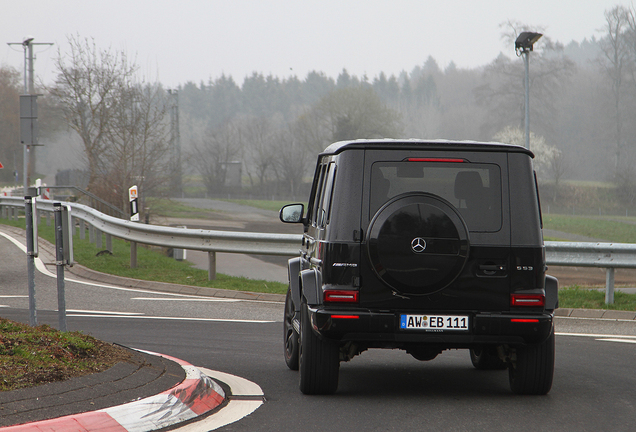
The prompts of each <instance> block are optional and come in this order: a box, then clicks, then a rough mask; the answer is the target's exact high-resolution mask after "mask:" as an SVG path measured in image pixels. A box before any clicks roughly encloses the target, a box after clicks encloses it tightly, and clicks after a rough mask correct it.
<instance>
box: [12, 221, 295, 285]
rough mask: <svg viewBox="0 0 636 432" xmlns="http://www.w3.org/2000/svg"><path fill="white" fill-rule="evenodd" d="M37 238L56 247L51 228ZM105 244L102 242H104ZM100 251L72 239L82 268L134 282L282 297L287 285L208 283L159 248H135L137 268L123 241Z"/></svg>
mask: <svg viewBox="0 0 636 432" xmlns="http://www.w3.org/2000/svg"><path fill="white" fill-rule="evenodd" d="M1 223H4V224H6V225H12V226H18V227H21V228H24V220H23V219H22V220H19V221H8V220H2V221H1ZM38 233H39V236H40V237H41V238H43V239H45V240H47V241H49V242H50V243H53V244H55V238H54V231H53V227H52V226H46V224H45V223H44V222H42V223H40V225H39V226H38ZM103 244H105V242H104V243H103ZM104 249H105V247H104ZM99 251H100V250H99V249H97V247H96V246H95V245H94V244H93V243H90V241H89V240H88V235H87V236H86V238H85V239H84V240H81V239H80V238H79V235H75V236H74V237H73V254H74V258H75V261H76V262H77V263H78V264H81V265H83V266H84V267H87V268H90V269H93V270H96V271H99V272H102V273H108V274H113V275H117V276H123V277H127V278H133V279H141V280H148V281H156V282H167V283H175V284H181V285H192V286H198V287H210V288H218V289H229V290H239V291H251V292H262V293H274V294H285V293H286V292H287V285H286V284H283V283H280V282H272V281H265V280H255V279H248V278H245V277H234V276H227V275H224V274H220V273H217V275H216V276H217V278H216V280H213V281H208V272H207V270H201V269H197V268H194V267H193V266H192V264H191V263H189V262H187V261H176V260H174V259H172V258H169V257H168V256H166V254H165V253H164V252H163V249H162V248H158V247H141V245H140V247H138V248H137V267H136V268H131V267H130V244H129V243H128V242H125V241H124V240H121V239H117V238H113V254H112V255H109V254H104V255H101V256H96V255H97V252H99Z"/></svg>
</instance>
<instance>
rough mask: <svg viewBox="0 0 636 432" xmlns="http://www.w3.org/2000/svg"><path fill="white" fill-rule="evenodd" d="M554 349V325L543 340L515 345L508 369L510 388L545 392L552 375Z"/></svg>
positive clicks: (549, 386) (548, 387) (549, 385)
mask: <svg viewBox="0 0 636 432" xmlns="http://www.w3.org/2000/svg"><path fill="white" fill-rule="evenodd" d="M554 351H555V348H554V327H553V328H552V332H551V333H550V336H549V337H548V339H546V340H545V342H542V343H539V344H531V345H526V346H520V347H517V349H516V353H515V354H516V355H515V356H514V357H513V361H512V362H511V364H510V366H509V369H508V370H509V378H510V389H511V390H512V391H513V392H514V393H517V394H527V395H545V394H547V393H548V392H549V391H550V389H551V388H552V378H553V376H554Z"/></svg>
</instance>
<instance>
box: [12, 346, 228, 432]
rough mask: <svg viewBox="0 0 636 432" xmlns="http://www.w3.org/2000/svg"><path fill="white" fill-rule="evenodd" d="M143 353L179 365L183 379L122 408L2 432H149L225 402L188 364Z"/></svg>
mask: <svg viewBox="0 0 636 432" xmlns="http://www.w3.org/2000/svg"><path fill="white" fill-rule="evenodd" d="M140 351H141V350H140ZM144 352H146V353H148V354H152V355H158V356H161V357H165V358H167V359H169V360H172V361H174V362H176V363H178V364H180V365H181V367H182V368H183V369H184V370H185V372H186V378H185V380H184V381H183V382H181V383H180V384H178V385H176V386H175V387H173V388H171V389H169V390H166V391H165V392H163V393H160V394H158V395H155V396H150V397H147V398H144V399H140V400H138V401H134V402H130V403H127V404H124V405H118V406H114V407H110V408H106V409H102V410H98V411H92V412H86V413H81V414H75V415H70V416H65V417H59V418H55V419H49V420H43V421H39V422H33V423H27V424H22V425H15V426H8V427H5V428H1V430H2V432H14V431H19V432H27V431H28V432H52V431H69V432H71V431H72V432H94V431H99V432H148V431H153V430H157V429H161V428H165V427H168V426H172V425H175V424H177V423H181V422H184V421H186V420H190V419H193V418H195V417H198V416H200V415H202V414H205V413H207V412H209V411H211V410H213V409H214V408H216V407H218V406H219V405H221V404H222V403H223V401H224V400H225V392H224V391H223V389H222V388H221V387H220V386H219V385H218V384H217V383H216V382H215V381H214V380H212V379H211V378H210V377H208V376H207V375H204V374H203V373H201V371H200V370H199V369H198V368H196V367H194V366H192V365H191V364H190V363H187V362H184V361H183V360H179V359H177V358H174V357H170V356H167V355H163V354H156V353H152V352H149V351H144Z"/></svg>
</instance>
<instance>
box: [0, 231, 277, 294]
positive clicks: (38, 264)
mask: <svg viewBox="0 0 636 432" xmlns="http://www.w3.org/2000/svg"><path fill="white" fill-rule="evenodd" d="M0 236H2V237H4V238H6V239H7V240H9V241H10V242H12V243H13V244H15V245H16V246H17V247H18V248H20V250H22V252H24V253H25V254H26V246H25V245H23V244H22V243H20V242H19V241H18V240H16V239H14V238H13V237H11V236H10V235H8V234H6V233H3V232H1V231H0ZM35 268H36V269H37V270H38V271H39V272H40V273H42V274H43V275H45V276H49V277H52V278H57V274H55V273H51V272H50V271H49V270H48V269H47V268H46V265H44V263H43V262H42V260H41V259H40V258H35ZM64 280H65V281H67V282H73V283H78V284H82V285H88V286H94V287H98V288H108V289H113V290H118V291H128V292H137V293H143V294H157V291H151V290H144V289H139V288H124V287H119V286H114V285H107V284H101V283H95V282H86V281H81V280H77V279H70V278H67V277H65V278H64ZM161 295H167V296H174V297H175V298H191V299H209V298H210V297H207V296H205V297H204V296H197V295H191V294H178V293H169V292H162V293H161ZM223 300H227V299H223ZM229 300H232V301H236V302H247V303H250V302H251V303H275V304H280V302H272V301H266V300H248V299H229Z"/></svg>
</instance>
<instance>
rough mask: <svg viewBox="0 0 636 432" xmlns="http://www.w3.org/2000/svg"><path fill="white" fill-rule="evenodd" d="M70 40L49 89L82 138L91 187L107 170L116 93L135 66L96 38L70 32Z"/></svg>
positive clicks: (89, 186) (130, 76)
mask: <svg viewBox="0 0 636 432" xmlns="http://www.w3.org/2000/svg"><path fill="white" fill-rule="evenodd" d="M68 42H69V45H70V52H69V53H67V55H66V56H63V55H62V54H61V53H60V52H58V56H57V59H56V60H55V66H56V68H57V73H58V75H57V79H56V81H55V85H54V86H53V87H52V88H50V89H49V91H50V93H51V95H52V96H53V97H54V98H55V99H56V100H57V103H58V105H59V106H60V107H61V109H62V110H63V113H64V118H65V120H66V122H67V123H68V125H69V126H70V127H71V128H72V129H73V130H74V131H75V132H77V134H78V135H79V136H80V138H81V140H82V144H83V147H84V156H85V158H86V162H87V166H88V170H89V183H88V188H89V190H91V189H94V188H95V187H96V185H97V184H98V183H99V181H100V180H99V178H100V173H103V172H105V171H106V169H105V166H104V162H105V159H104V156H105V151H106V145H107V144H106V137H107V136H108V134H109V133H110V132H111V131H110V129H111V127H112V122H111V117H112V115H113V111H114V110H115V109H116V108H117V106H118V104H119V103H120V100H119V99H118V98H117V93H118V92H119V89H120V87H121V86H122V83H125V82H127V81H128V80H130V79H131V78H132V76H133V75H134V73H135V71H136V66H134V65H130V64H129V63H128V59H127V57H126V55H125V53H123V52H121V53H112V52H111V51H110V50H106V51H100V50H99V49H98V48H97V46H96V45H95V41H94V40H89V39H81V38H80V37H79V36H71V37H69V38H68ZM67 58H68V60H67ZM67 62H68V63H67Z"/></svg>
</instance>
